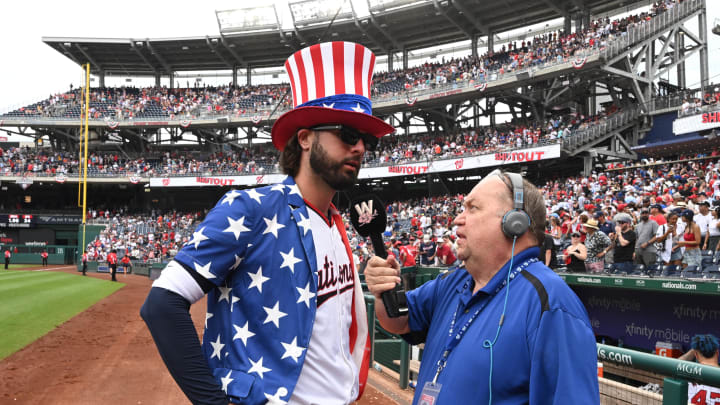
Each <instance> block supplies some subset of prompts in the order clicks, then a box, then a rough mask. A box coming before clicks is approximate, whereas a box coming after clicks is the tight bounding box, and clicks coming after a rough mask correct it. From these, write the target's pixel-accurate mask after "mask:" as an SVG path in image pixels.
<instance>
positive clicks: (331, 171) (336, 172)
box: [310, 138, 360, 190]
mask: <svg viewBox="0 0 720 405" xmlns="http://www.w3.org/2000/svg"><path fill="white" fill-rule="evenodd" d="M346 162H357V163H358V166H359V162H360V160H359V159H353V158H347V159H344V160H341V161H331V160H330V157H329V156H328V154H327V152H326V151H325V149H323V147H322V146H321V145H320V142H319V141H318V139H317V138H315V140H314V141H313V143H312V147H311V148H310V167H311V168H312V169H313V171H315V173H316V174H317V175H318V176H320V177H321V178H322V179H323V180H324V181H325V183H327V184H328V185H329V186H330V187H332V188H333V189H335V190H346V189H349V188H350V187H352V186H353V185H355V183H356V182H357V176H358V172H359V169H358V171H355V172H352V174H346V173H345V172H346V170H345V163H346Z"/></svg>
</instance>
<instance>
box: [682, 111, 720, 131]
mask: <svg viewBox="0 0 720 405" xmlns="http://www.w3.org/2000/svg"><path fill="white" fill-rule="evenodd" d="M713 128H720V110H718V111H711V112H706V113H702V114H697V115H693V116H691V117H684V118H678V119H676V120H675V121H673V133H674V134H675V135H684V134H689V133H691V132H698V131H706V130H710V129H713Z"/></svg>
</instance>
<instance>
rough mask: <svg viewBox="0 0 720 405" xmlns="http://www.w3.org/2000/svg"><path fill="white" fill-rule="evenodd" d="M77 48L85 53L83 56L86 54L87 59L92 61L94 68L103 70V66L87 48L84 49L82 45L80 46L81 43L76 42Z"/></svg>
mask: <svg viewBox="0 0 720 405" xmlns="http://www.w3.org/2000/svg"><path fill="white" fill-rule="evenodd" d="M75 48H77V50H78V51H80V53H81V54H83V56H85V59H87V61H88V62H90V64H91V67H92V68H96V69H98V70H103V67H102V66H100V65H99V64H98V63H97V62H95V59H94V58H93V57H92V56H90V54H88V53H87V52H85V50H84V49H82V46H80V44H78V43H77V42H76V43H75Z"/></svg>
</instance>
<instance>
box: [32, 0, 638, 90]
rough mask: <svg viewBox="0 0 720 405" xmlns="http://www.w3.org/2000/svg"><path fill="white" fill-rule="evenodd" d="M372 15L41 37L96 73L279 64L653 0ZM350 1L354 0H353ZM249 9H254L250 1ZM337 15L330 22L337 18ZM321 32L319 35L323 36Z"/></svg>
mask: <svg viewBox="0 0 720 405" xmlns="http://www.w3.org/2000/svg"><path fill="white" fill-rule="evenodd" d="M367 1H368V6H369V15H358V14H357V13H356V12H355V10H354V8H353V9H352V10H351V11H350V12H349V13H348V12H347V11H345V12H342V13H340V10H338V12H337V13H333V12H330V13H326V14H322V13H321V14H320V15H318V14H312V13H307V12H305V13H303V11H304V10H303V9H302V7H304V6H311V5H312V3H317V6H322V3H327V4H333V3H332V2H328V0H301V1H297V2H295V3H292V2H291V3H290V9H291V10H293V11H292V13H291V14H292V15H293V28H292V29H287V28H283V27H281V24H280V20H279V19H277V11H276V12H275V17H276V23H275V24H274V25H273V24H271V21H268V20H267V19H265V20H263V21H256V22H255V24H256V25H255V27H254V28H255V29H253V27H252V21H251V22H250V23H248V22H247V21H245V22H244V24H245V26H244V27H240V29H235V30H232V29H224V28H223V22H222V21H221V16H222V13H223V12H221V11H218V12H217V17H218V24H219V25H220V34H219V35H207V36H204V37H186V38H81V37H44V38H43V42H45V43H46V44H47V45H49V46H50V47H52V48H53V49H55V50H57V51H58V52H60V53H61V54H63V55H65V56H66V57H68V58H69V59H71V60H72V61H74V62H75V63H77V64H84V63H90V65H91V70H92V72H93V73H94V74H104V75H113V76H118V75H119V76H122V75H126V76H158V75H168V74H170V73H171V72H172V73H174V72H182V71H186V72H188V71H213V70H230V69H237V68H248V67H251V68H253V69H255V68H267V67H279V66H282V64H283V63H284V62H285V60H286V59H287V57H288V56H289V55H290V54H291V53H293V52H295V51H297V50H300V49H302V48H304V47H305V46H308V45H310V44H313V43H316V42H324V41H334V40H343V41H351V42H356V43H360V44H363V45H365V46H367V47H368V48H370V49H372V50H373V51H374V52H375V53H376V54H388V53H389V52H390V51H392V52H400V51H402V50H406V51H413V50H417V49H423V48H428V47H432V46H437V45H444V44H448V43H452V42H458V41H463V40H472V39H476V38H478V37H482V36H487V35H488V34H489V33H498V32H505V31H509V30H513V29H517V28H521V27H527V26H531V25H534V24H538V23H542V22H545V21H549V20H552V19H556V18H577V17H578V16H579V15H592V16H602V15H605V14H606V13H609V12H613V11H617V10H619V9H621V8H627V9H628V10H630V9H632V8H634V7H639V6H643V5H646V4H648V3H650V2H649V1H648V0H498V1H492V2H481V1H477V0H430V1H428V0H424V1H418V0H372V3H374V4H375V5H373V4H371V0H367ZM350 4H352V3H350ZM248 10H249V9H248ZM331 22H332V24H331ZM328 27H329V28H328ZM319 40H320V41H319Z"/></svg>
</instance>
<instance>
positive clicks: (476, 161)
mask: <svg viewBox="0 0 720 405" xmlns="http://www.w3.org/2000/svg"><path fill="white" fill-rule="evenodd" d="M559 157H560V144H554V145H545V146H538V147H535V148H527V149H518V150H513V151H507V152H497V153H491V154H486V155H478V156H469V157H467V156H466V157H458V158H456V159H442V160H433V161H424V162H417V163H407V164H400V165H390V166H378V167H363V168H362V169H361V170H360V174H359V176H358V177H359V178H361V179H377V178H384V177H396V176H408V175H423V174H428V173H442V172H453V171H458V170H470V169H477V168H482V167H496V166H503V165H511V164H516V163H528V162H538V161H541V160H548V159H557V158H559ZM284 178H285V175H283V174H268V175H249V176H196V177H153V178H151V179H150V187H205V186H228V187H232V186H255V185H261V184H274V183H279V182H281V181H283V179H284Z"/></svg>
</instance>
